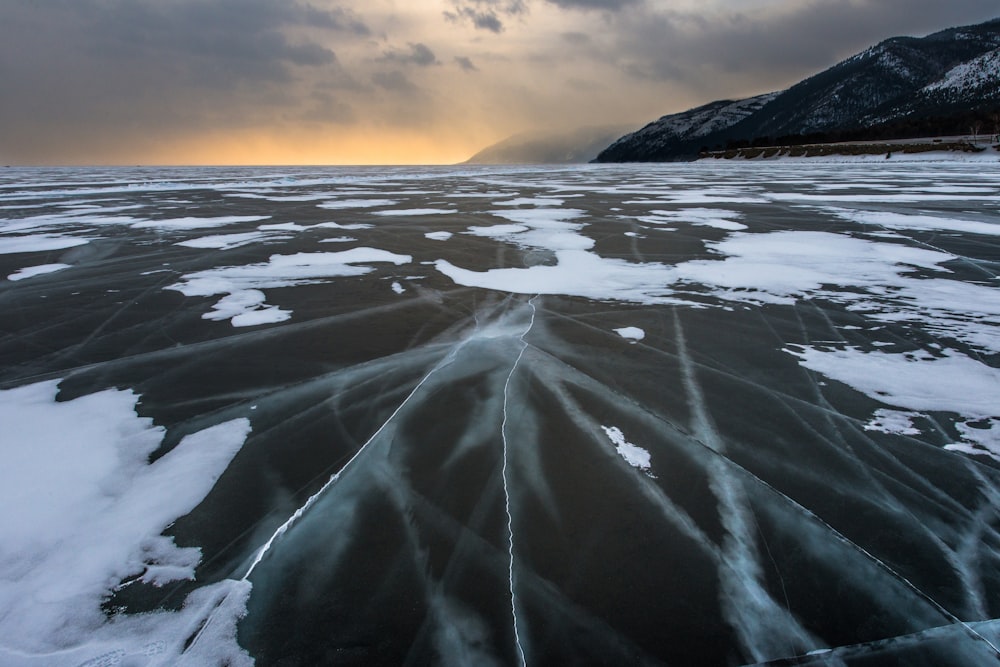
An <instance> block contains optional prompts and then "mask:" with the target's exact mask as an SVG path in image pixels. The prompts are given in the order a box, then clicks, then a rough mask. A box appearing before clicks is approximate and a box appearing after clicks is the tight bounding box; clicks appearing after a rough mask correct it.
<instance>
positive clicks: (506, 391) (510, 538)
mask: <svg viewBox="0 0 1000 667" xmlns="http://www.w3.org/2000/svg"><path fill="white" fill-rule="evenodd" d="M535 298H536V297H532V298H531V299H529V300H528V305H529V306H531V320H530V321H529V322H528V326H527V328H526V329H525V330H524V331H523V332H521V334H520V336H518V340H519V341H520V343H521V349H520V350H519V351H518V353H517V358H516V359H515V360H514V363H513V365H511V367H510V373H508V374H507V380H506V381H505V382H504V385H503V422H501V424H500V437H501V439H502V440H503V468H502V470H501V476H502V478H503V495H504V507H505V509H506V511H507V550H508V555H509V560H508V561H507V564H508V569H507V574H508V576H509V579H510V613H511V618H512V620H513V623H514V644H515V646H516V647H517V657H518V664H519V665H521V666H522V667H523V666H524V665H525V664H527V661H526V660H525V656H524V648H523V647H522V646H521V637H520V634H519V632H518V623H517V594H516V593H515V592H514V589H515V581H514V515H513V514H512V513H511V509H510V480H509V479H508V477H507V462H508V460H509V452H510V447H509V443H508V441H507V421H508V417H509V415H508V414H507V405H508V403H509V401H510V381H511V378H513V377H514V372H515V371H516V370H517V367H518V364H520V363H521V358H522V357H523V356H524V351H525V350H526V349H528V343H527V341H525V340H524V337H525V336H527V335H528V334H529V333H530V332H531V329H532V327H534V326H535V315H536V314H537V310H536V308H535Z"/></svg>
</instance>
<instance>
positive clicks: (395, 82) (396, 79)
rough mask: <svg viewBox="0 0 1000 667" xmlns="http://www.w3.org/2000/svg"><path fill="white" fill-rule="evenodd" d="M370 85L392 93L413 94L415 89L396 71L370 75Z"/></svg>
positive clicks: (403, 75)
mask: <svg viewBox="0 0 1000 667" xmlns="http://www.w3.org/2000/svg"><path fill="white" fill-rule="evenodd" d="M372 83H374V84H375V85H376V86H378V87H379V88H383V89H385V90H388V91H390V92H393V93H407V94H410V93H415V92H417V87H416V86H415V85H413V82H412V81H410V80H409V79H407V78H406V75H405V74H403V73H402V72H400V71H399V70H398V69H394V70H389V71H388V72H375V73H374V74H372Z"/></svg>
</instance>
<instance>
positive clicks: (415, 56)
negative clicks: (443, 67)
mask: <svg viewBox="0 0 1000 667" xmlns="http://www.w3.org/2000/svg"><path fill="white" fill-rule="evenodd" d="M408 46H409V50H406V51H400V50H397V49H393V50H390V51H386V52H385V53H384V54H383V56H382V57H381V58H380V59H379V60H381V61H383V62H392V63H400V64H403V65H418V66H420V67H427V66H429V65H440V64H441V63H439V62H438V59H437V56H435V55H434V52H433V51H431V50H430V48H429V47H428V46H427V45H426V44H421V43H420V42H417V43H413V42H411V43H410V44H408Z"/></svg>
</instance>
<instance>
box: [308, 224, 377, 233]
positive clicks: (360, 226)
mask: <svg viewBox="0 0 1000 667" xmlns="http://www.w3.org/2000/svg"><path fill="white" fill-rule="evenodd" d="M313 227H317V228H320V229H346V230H348V231H356V230H358V229H371V228H372V225H368V224H365V223H362V222H356V223H353V224H350V225H341V224H339V223H336V222H321V223H319V224H318V225H313Z"/></svg>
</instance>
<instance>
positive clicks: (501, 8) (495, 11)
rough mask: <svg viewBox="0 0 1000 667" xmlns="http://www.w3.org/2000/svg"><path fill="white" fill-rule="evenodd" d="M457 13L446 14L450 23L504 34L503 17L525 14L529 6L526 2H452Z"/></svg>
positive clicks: (500, 0)
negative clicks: (468, 24) (468, 23)
mask: <svg viewBox="0 0 1000 667" xmlns="http://www.w3.org/2000/svg"><path fill="white" fill-rule="evenodd" d="M452 4H453V5H454V7H455V11H450V12H445V13H444V16H445V18H446V19H448V20H449V21H452V22H454V23H460V22H463V21H468V22H470V23H472V25H473V26H474V27H475V28H476V29H478V30H488V31H489V32H494V33H500V32H503V29H504V25H503V20H502V19H501V17H505V18H507V17H512V16H518V15H522V14H525V13H526V12H527V11H528V5H527V4H526V2H525V0H452Z"/></svg>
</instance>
